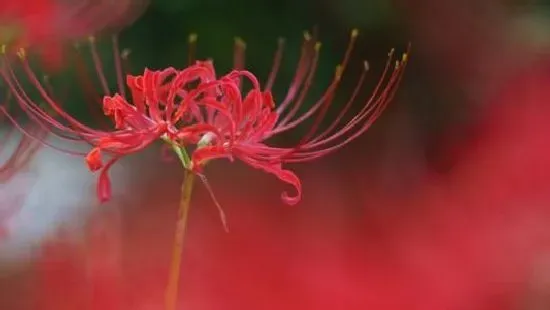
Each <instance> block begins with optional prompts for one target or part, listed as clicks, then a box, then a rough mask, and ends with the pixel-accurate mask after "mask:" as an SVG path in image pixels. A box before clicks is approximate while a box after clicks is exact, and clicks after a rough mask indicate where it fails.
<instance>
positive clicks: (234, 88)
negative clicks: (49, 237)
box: [1, 30, 407, 204]
mask: <svg viewBox="0 0 550 310" xmlns="http://www.w3.org/2000/svg"><path fill="white" fill-rule="evenodd" d="M356 37H357V31H355V30H354V31H353V32H352V37H351V41H350V44H349V46H348V50H347V52H346V54H345V57H344V60H343V62H342V65H340V66H338V68H337V70H336V75H335V78H334V80H333V81H332V83H331V84H330V85H329V87H328V88H327V90H326V91H325V94H324V95H323V96H322V97H321V99H319V100H318V101H317V102H316V103H315V104H314V105H313V106H312V107H311V108H310V109H309V110H308V111H307V112H305V113H303V114H302V115H300V116H296V114H297V112H298V110H299V108H300V107H301V105H302V103H303V102H304V99H305V97H306V94H307V93H308V90H309V88H310V86H311V84H312V80H313V77H314V75H315V70H316V66H317V59H318V55H319V48H320V43H318V42H316V41H315V40H314V39H312V38H311V37H310V36H306V40H305V42H304V45H303V52H302V55H301V60H300V62H299V64H298V68H297V71H296V75H295V78H294V80H293V82H292V84H291V85H290V88H289V91H288V93H287V95H286V97H285V99H284V100H283V102H282V103H281V104H280V105H279V106H278V107H277V108H276V107H275V103H274V99H273V97H272V95H271V87H272V85H273V83H274V80H275V77H276V75H277V71H278V67H279V64H280V62H281V58H282V48H283V45H282V43H283V42H282V41H281V42H280V45H279V49H278V50H277V53H276V56H275V63H274V66H273V70H272V72H271V74H270V77H269V80H268V81H267V83H266V86H265V87H264V88H263V89H261V87H260V83H259V82H258V80H257V78H256V77H255V76H254V75H253V74H252V73H251V72H249V71H245V70H241V67H242V64H243V63H244V61H243V57H244V43H243V42H242V41H240V40H237V41H236V53H235V70H234V71H232V72H230V73H229V74H227V75H224V76H222V77H220V78H217V77H216V74H215V72H214V67H213V65H212V63H211V62H210V61H198V62H196V63H195V64H194V65H191V66H189V67H188V68H186V69H183V70H176V69H174V68H167V69H164V70H159V71H151V70H148V69H146V70H145V72H144V73H143V75H140V76H128V77H127V79H126V84H127V86H128V87H129V89H130V91H131V95H132V103H130V102H128V101H127V100H126V99H125V98H124V94H125V93H124V91H125V88H124V85H122V81H121V77H122V69H121V66H120V61H118V62H117V77H118V82H119V93H117V94H115V95H114V96H110V94H109V90H108V88H107V86H106V83H105V82H104V80H105V79H104V75H103V73H102V69H101V68H102V66H101V63H100V62H99V58H98V57H97V53H95V52H94V51H95V50H94V49H93V48H92V56H94V57H93V58H94V62H95V65H96V69H97V71H98V73H99V77H100V80H102V84H103V85H104V86H103V88H104V93H105V97H104V98H103V111H104V113H105V115H107V116H109V117H111V118H112V120H113V121H114V125H115V126H114V127H115V129H114V130H112V131H104V130H97V129H93V128H90V127H88V126H87V125H85V124H83V123H81V122H79V121H78V120H76V119H74V118H73V117H72V116H71V115H69V114H68V113H67V112H66V111H64V109H63V108H62V107H61V106H60V105H59V104H58V103H57V102H56V101H55V100H53V99H52V97H51V96H50V94H49V93H48V91H47V90H46V89H45V87H43V86H42V84H41V83H40V81H39V80H38V78H37V77H36V75H35V74H34V73H33V71H32V69H31V68H30V66H29V64H28V62H27V60H26V57H25V54H24V53H23V52H22V53H20V57H19V58H20V59H21V63H22V67H23V71H24V72H25V74H26V76H27V77H28V79H29V81H30V82H31V83H32V84H33V85H34V86H35V87H36V89H37V90H38V92H39V93H40V95H41V97H42V99H43V101H45V102H46V103H47V105H48V107H49V108H50V109H52V110H53V112H55V114H57V116H58V119H63V120H64V121H65V122H60V121H58V120H57V119H56V118H53V117H51V116H50V115H48V113H45V112H44V111H43V110H42V109H40V108H39V107H38V106H37V105H36V104H35V103H33V102H32V101H31V100H30V99H29V97H28V96H27V95H26V94H25V92H24V91H23V89H22V87H21V86H20V84H19V82H18V80H17V78H16V76H15V74H14V72H13V70H12V68H11V65H10V63H9V62H8V61H4V69H3V70H2V72H1V75H2V76H3V78H4V79H5V81H6V83H7V85H8V86H9V89H10V90H11V92H12V93H13V94H14V96H15V98H16V99H17V101H18V102H19V105H20V106H21V107H22V108H23V110H25V111H26V112H27V114H29V116H30V117H31V118H32V119H33V120H35V121H37V122H39V123H40V124H42V125H43V126H44V127H48V128H51V130H52V131H54V132H56V131H61V136H62V137H63V138H72V139H74V137H78V138H79V139H82V140H84V141H87V142H89V143H90V144H91V145H93V146H94V148H93V150H92V151H91V152H90V153H88V154H86V155H85V156H86V161H87V164H88V166H89V168H90V170H92V171H96V170H99V169H101V173H100V177H99V182H98V195H99V197H100V199H101V200H102V201H105V200H106V199H108V198H109V196H110V187H111V186H110V182H109V179H108V176H107V172H108V170H109V168H110V167H111V166H112V165H113V164H114V163H115V162H116V161H117V160H118V159H120V158H121V157H122V156H124V155H127V154H130V153H134V152H137V151H139V150H141V149H143V148H145V147H146V146H148V145H150V144H151V143H153V142H154V141H156V140H159V139H162V140H164V141H165V142H167V144H168V145H169V146H170V147H172V148H173V150H174V151H175V152H176V154H177V155H178V156H179V158H180V160H181V161H182V164H183V166H184V167H185V168H186V169H191V170H193V171H194V172H196V173H200V172H201V168H202V166H203V165H204V164H205V163H206V162H207V161H209V160H212V159H215V158H229V159H233V158H234V157H236V158H238V159H240V160H242V161H243V162H245V163H247V164H249V165H250V166H252V167H254V168H258V169H262V170H264V171H266V172H268V173H271V174H274V175H276V176H277V177H278V178H279V179H280V180H282V181H284V182H286V183H289V184H291V185H292V186H294V187H295V189H296V191H297V194H296V195H295V196H292V197H291V196H290V195H288V194H287V193H283V196H282V198H283V200H284V201H285V202H286V203H288V204H295V203H297V202H298V201H299V200H300V197H301V183H300V179H299V178H298V177H297V176H296V175H295V174H294V173H293V172H292V171H290V170H286V169H283V167H282V165H283V164H284V163H296V162H304V161H309V160H313V159H316V158H319V157H321V156H324V155H326V154H329V153H331V152H332V151H334V150H336V149H338V148H340V147H342V146H344V145H345V144H347V143H349V142H350V141H352V140H353V139H355V138H357V137H358V136H359V135H361V134H362V133H363V132H365V131H366V130H367V129H368V128H369V127H370V125H371V124H372V123H373V121H374V120H375V119H376V118H378V116H379V115H380V113H381V112H382V110H383V109H384V108H385V106H386V105H387V104H388V102H389V101H390V100H391V99H392V97H393V95H394V92H395V90H396V87H397V85H398V84H399V81H400V79H401V76H402V73H403V71H404V68H405V65H406V60H407V59H406V54H404V56H403V60H402V61H397V62H396V63H395V67H394V68H393V73H391V74H389V71H391V70H390V66H391V65H392V56H393V52H392V53H390V58H389V60H388V63H387V65H386V68H385V70H384V73H383V75H382V78H381V79H380V81H379V83H378V85H377V86H376V89H375V91H374V93H373V94H372V95H371V96H370V98H369V99H368V100H366V101H365V103H364V105H363V107H362V109H361V110H360V111H359V113H357V114H355V115H353V117H351V118H350V120H349V121H348V122H347V123H346V124H345V125H344V126H341V127H337V126H338V125H339V123H340V121H341V120H342V119H343V118H344V116H345V115H346V114H347V112H348V111H349V110H350V108H351V105H352V104H353V102H354V101H356V99H357V97H358V96H359V92H360V90H361V88H362V85H363V81H364V78H365V74H366V71H367V69H368V67H367V66H366V65H365V70H364V71H363V74H362V75H361V77H360V79H359V82H358V83H357V85H356V87H355V89H354V91H353V93H352V95H351V98H350V99H349V101H348V102H347V103H346V104H345V106H344V108H343V109H342V110H340V111H339V113H338V116H337V118H336V119H335V120H334V121H333V123H332V124H331V125H330V126H329V127H328V128H326V129H325V130H324V131H323V132H321V133H318V128H319V124H320V122H321V121H322V120H323V118H324V116H325V115H326V113H327V111H328V108H329V106H330V104H331V103H332V99H333V97H334V95H335V92H336V89H337V88H338V85H339V84H340V81H341V77H342V74H343V72H344V70H345V68H346V66H347V63H348V60H349V57H350V54H351V51H352V48H353V45H354V43H355V39H356ZM191 38H194V37H193V36H192V37H191ZM191 41H193V42H194V40H193V39H191ZM193 42H191V43H193ZM114 43H115V52H116V54H118V52H117V51H118V45H117V44H116V43H117V42H116V40H115V41H114ZM92 47H94V45H93V40H92ZM117 59H118V57H117ZM241 80H245V81H249V82H250V83H251V85H252V89H251V90H250V91H248V92H247V93H246V95H245V96H243V95H242V94H241ZM243 97H244V98H243ZM315 113H318V114H317V116H316V119H315V120H314V124H313V126H312V127H311V129H310V130H309V132H308V133H307V134H306V135H305V136H304V137H303V138H302V140H301V141H300V142H299V143H298V144H297V145H296V146H293V147H287V148H285V147H275V146H270V145H268V144H267V142H266V140H267V139H269V138H271V137H273V136H275V135H277V134H280V133H283V132H285V131H288V130H290V129H293V128H295V127H296V126H298V125H299V124H300V123H302V122H303V121H305V120H307V119H308V118H311V117H312V116H313V115H314V114H315ZM64 123H66V125H65V124H64ZM67 134H68V135H70V136H71V137H67ZM189 145H196V146H197V147H196V149H195V151H194V152H193V154H192V157H191V158H189V155H188V154H187V149H186V147H188V146H189ZM103 151H107V152H108V153H111V154H113V155H114V157H113V158H112V159H110V160H109V162H108V163H107V164H105V165H103V163H102V158H101V157H102V156H101V155H102V153H103ZM81 155H83V154H81ZM203 180H204V179H203Z"/></svg>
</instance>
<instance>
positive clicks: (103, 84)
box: [88, 37, 111, 96]
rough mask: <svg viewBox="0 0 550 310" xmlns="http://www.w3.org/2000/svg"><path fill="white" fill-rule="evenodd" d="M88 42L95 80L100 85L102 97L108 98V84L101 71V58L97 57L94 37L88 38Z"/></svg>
mask: <svg viewBox="0 0 550 310" xmlns="http://www.w3.org/2000/svg"><path fill="white" fill-rule="evenodd" d="M88 42H89V44H90V52H91V54H92V60H93V62H94V66H95V70H96V73H97V78H98V79H99V82H100V83H101V88H102V89H103V93H104V95H105V96H108V95H110V93H111V91H110V90H109V84H108V83H107V78H106V77H105V73H104V71H103V63H102V61H101V57H99V53H98V51H97V46H96V44H95V37H89V38H88Z"/></svg>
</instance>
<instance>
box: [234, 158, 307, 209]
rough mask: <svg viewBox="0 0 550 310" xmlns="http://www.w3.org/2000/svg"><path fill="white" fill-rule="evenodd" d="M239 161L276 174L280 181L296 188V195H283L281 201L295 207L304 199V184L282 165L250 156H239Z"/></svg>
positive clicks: (286, 193)
mask: <svg viewBox="0 0 550 310" xmlns="http://www.w3.org/2000/svg"><path fill="white" fill-rule="evenodd" d="M237 156H238V157H239V159H241V160H242V161H244V162H245V163H247V164H249V165H250V166H252V167H254V168H256V169H261V170H263V171H265V172H267V173H270V174H274V175H275V176H276V177H277V178H279V180H281V181H283V182H285V183H288V184H290V185H292V186H294V189H295V190H296V195H294V196H290V195H289V194H288V192H286V191H285V192H283V193H282V194H281V199H282V200H283V201H284V202H285V203H286V204H288V205H295V204H297V203H298V202H300V200H301V199H302V182H301V181H300V178H299V177H298V176H297V175H296V174H295V173H294V172H292V171H290V170H285V169H283V168H282V166H281V164H272V163H269V162H261V161H258V160H256V159H254V158H252V157H249V156H246V155H244V156H239V155H237Z"/></svg>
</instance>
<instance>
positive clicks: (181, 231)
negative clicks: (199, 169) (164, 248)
mask: <svg viewBox="0 0 550 310" xmlns="http://www.w3.org/2000/svg"><path fill="white" fill-rule="evenodd" d="M194 180H195V174H194V173H193V172H191V171H190V170H187V169H186V170H185V176H184V179H183V183H182V185H181V197H180V205H179V209H178V220H177V224H176V233H175V237H174V246H173V252H172V262H171V264H170V271H169V274H168V286H167V287H166V296H165V309H166V310H175V309H176V306H177V302H178V291H179V278H180V267H181V257H182V252H183V242H184V239H185V230H186V229H187V217H188V214H189V207H190V202H191V195H192V193H193V184H194V183H195V182H194Z"/></svg>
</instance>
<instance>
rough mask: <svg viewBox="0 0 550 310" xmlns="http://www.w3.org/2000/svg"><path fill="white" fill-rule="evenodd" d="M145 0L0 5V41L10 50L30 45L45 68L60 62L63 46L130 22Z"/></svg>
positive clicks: (27, 0) (36, 0)
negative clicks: (70, 41) (40, 58)
mask: <svg viewBox="0 0 550 310" xmlns="http://www.w3.org/2000/svg"><path fill="white" fill-rule="evenodd" d="M147 3H148V1H147V0H138V1H130V0H123V1H110V0H101V1H95V0H94V1H91V0H68V1H63V0H21V1H2V3H1V4H0V44H1V45H2V46H4V48H6V47H7V49H8V50H9V51H12V52H17V51H18V50H19V49H20V48H29V47H32V48H33V49H34V50H36V51H38V52H39V53H40V54H41V56H42V60H43V63H44V64H45V65H46V66H47V67H48V68H59V67H60V66H61V65H62V64H63V45H64V44H65V43H66V42H67V41H69V40H75V39H78V38H82V37H85V36H88V35H92V34H95V33H97V32H99V31H103V30H104V29H106V28H109V27H111V28H113V27H116V28H120V27H122V26H126V25H127V24H129V23H130V22H132V21H133V20H134V19H135V18H136V16H139V14H140V13H141V12H142V11H143V9H144V8H145V7H146V4H147Z"/></svg>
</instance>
